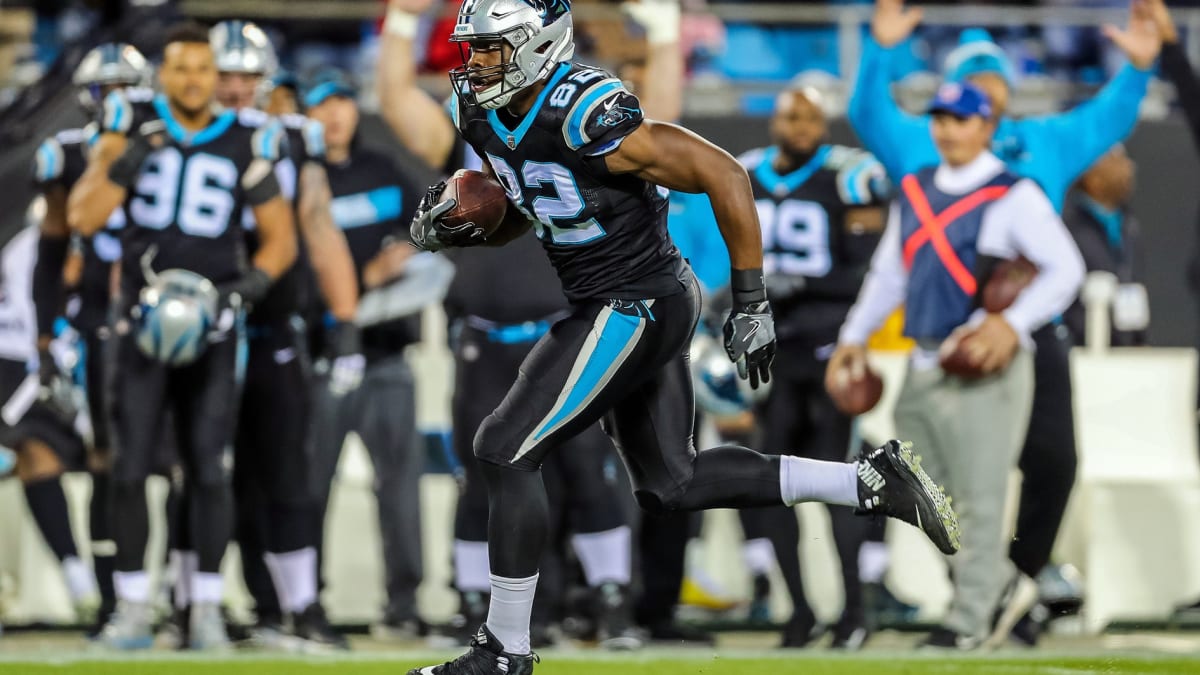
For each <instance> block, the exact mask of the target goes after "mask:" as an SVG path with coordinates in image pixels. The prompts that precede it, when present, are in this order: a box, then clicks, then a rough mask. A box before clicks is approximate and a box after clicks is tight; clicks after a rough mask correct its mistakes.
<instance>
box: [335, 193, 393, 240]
mask: <svg viewBox="0 0 1200 675" xmlns="http://www.w3.org/2000/svg"><path fill="white" fill-rule="evenodd" d="M403 205H404V192H403V191H402V190H401V189H400V188H399V187H398V186H395V185H390V186H387V187H381V188H377V189H374V190H370V191H368V192H357V193H355V194H350V195H343V196H341V197H337V198H335V199H333V200H332V201H331V202H330V204H329V210H330V212H331V213H332V215H333V222H335V223H337V225H338V227H340V228H342V229H343V230H349V229H353V228H356V227H366V226H368V225H375V224H377V223H382V222H384V221H388V220H394V219H396V218H399V217H400V213H401V211H402V208H403Z"/></svg>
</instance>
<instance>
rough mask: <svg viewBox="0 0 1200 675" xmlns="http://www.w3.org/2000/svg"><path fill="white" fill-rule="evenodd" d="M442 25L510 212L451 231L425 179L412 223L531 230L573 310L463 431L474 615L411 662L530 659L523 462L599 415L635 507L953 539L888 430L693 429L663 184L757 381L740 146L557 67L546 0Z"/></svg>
mask: <svg viewBox="0 0 1200 675" xmlns="http://www.w3.org/2000/svg"><path fill="white" fill-rule="evenodd" d="M451 39H452V40H454V41H455V42H458V43H460V46H461V48H462V49H463V50H464V64H463V66H462V67H461V68H457V69H455V70H454V71H453V72H452V73H451V80H452V82H453V84H454V89H455V93H456V94H457V97H456V99H455V100H453V101H452V102H451V104H450V105H451V117H452V118H453V119H454V121H455V123H456V126H457V127H458V129H459V132H460V133H461V134H462V136H463V137H464V138H465V140H466V141H467V143H469V144H470V145H471V146H472V148H473V149H474V150H475V151H476V152H477V153H478V154H479V156H480V157H481V158H483V159H484V161H485V162H486V166H487V167H488V170H489V171H491V173H493V174H494V175H495V176H497V177H498V179H499V180H500V182H501V184H502V185H503V186H504V188H505V190H506V191H507V193H508V196H509V200H510V203H509V209H508V214H507V216H506V217H505V219H504V222H503V223H502V224H501V225H500V226H499V228H498V229H496V230H495V231H494V232H492V233H491V234H485V231H484V230H483V228H480V227H476V226H471V225H470V224H468V225H464V226H460V227H450V226H447V225H446V224H444V223H442V222H441V218H442V217H443V216H444V215H445V214H446V213H447V212H449V211H451V210H452V209H453V208H454V207H455V206H456V204H455V203H454V202H453V201H444V202H440V203H439V201H438V199H439V195H440V193H441V190H440V187H439V186H434V187H432V188H431V189H430V190H429V193H428V195H427V199H426V200H425V203H424V204H423V205H422V208H421V209H420V211H419V213H418V215H417V217H416V218H415V219H414V221H413V228H412V229H413V239H414V241H415V242H417V243H418V245H421V246H423V247H424V248H426V249H429V250H437V249H441V248H445V247H449V246H475V245H493V246H499V245H503V244H504V243H506V242H508V241H511V240H513V239H515V238H516V237H518V236H520V235H521V234H523V233H525V232H527V231H528V230H529V229H530V227H532V228H533V229H534V230H535V232H536V234H537V236H538V237H539V238H540V239H541V241H542V245H543V247H544V248H545V250H546V252H547V254H548V255H549V257H550V260H551V262H552V263H553V265H554V267H555V268H556V271H557V272H558V275H559V277H560V280H561V281H562V283H563V289H564V292H565V294H566V295H567V299H568V300H569V301H571V303H572V310H571V313H570V314H569V315H568V316H567V317H566V318H564V319H562V320H560V321H558V322H557V323H555V324H554V326H553V327H552V328H551V329H550V332H549V333H547V334H546V335H545V336H543V337H542V338H541V339H540V341H539V344H538V345H537V346H536V347H534V349H533V351H532V352H531V353H530V355H529V358H527V359H526V360H525V362H524V364H522V367H521V375H520V377H519V379H518V380H517V382H516V383H515V384H514V385H513V387H512V389H511V390H510V391H509V393H508V396H507V397H506V398H505V399H504V401H503V402H502V403H501V404H500V407H499V408H498V409H497V410H496V412H495V413H493V414H492V415H491V416H490V417H488V418H487V419H486V420H485V421H484V422H483V424H482V425H481V426H480V428H479V431H478V434H477V435H476V437H475V454H476V456H477V457H479V459H480V460H481V465H482V473H483V475H484V479H485V481H486V482H487V485H488V501H489V521H488V546H489V557H490V566H491V583H492V595H491V603H490V607H489V611H488V617H487V620H486V622H485V624H484V625H483V626H481V627H480V629H479V631H478V633H477V634H476V637H475V639H474V640H473V641H472V645H471V647H470V650H469V651H468V652H467V653H466V654H465V655H463V656H461V657H459V658H458V659H456V660H455V661H453V662H449V663H446V664H443V665H438V666H428V667H425V668H421V669H416V670H413V671H412V674H413V675H492V674H496V675H500V674H502V673H503V674H505V675H526V674H527V673H530V672H532V671H533V666H534V663H535V661H536V657H535V656H534V655H533V654H532V652H531V650H530V646H529V618H530V609H531V607H532V604H533V596H534V591H535V588H536V586H537V580H538V561H539V560H540V558H541V552H542V549H543V547H544V546H545V545H546V532H547V521H548V513H547V510H548V509H547V505H546V494H545V490H544V488H543V486H542V480H541V476H540V474H539V472H538V469H539V467H540V465H541V463H542V461H543V459H544V458H545V456H546V454H547V453H548V452H550V451H551V450H553V449H554V448H555V446H557V445H558V444H559V442H560V441H561V439H563V438H568V437H570V436H573V435H575V434H576V433H578V432H579V431H580V430H581V429H584V428H586V427H587V426H588V425H590V424H592V423H594V422H595V421H596V420H598V419H600V418H601V417H603V418H604V420H605V428H606V430H607V432H608V433H609V434H610V435H611V436H612V437H613V440H614V441H615V443H616V445H617V447H618V449H619V450H620V452H621V454H622V457H623V459H624V461H625V464H626V467H627V468H628V470H629V473H630V477H631V481H632V483H633V486H634V491H635V495H636V497H637V500H638V503H639V504H640V505H641V507H642V508H644V509H646V510H648V511H651V512H663V511H670V510H676V509H688V510H698V509H708V508H745V507H755V506H772V505H778V504H795V503H798V502H801V501H823V502H827V503H834V504H842V505H845V506H856V507H859V508H860V509H862V510H863V511H864V512H867V513H883V514H887V515H891V516H894V517H897V518H901V519H903V520H906V521H907V522H910V523H913V524H915V525H918V526H919V527H921V528H922V529H923V530H924V531H925V533H926V534H927V535H929V537H930V538H931V539H932V540H933V541H934V543H935V544H937V545H938V547H939V548H940V549H941V550H942V551H944V552H946V553H952V552H954V551H955V550H956V547H957V538H958V529H957V520H956V518H955V516H954V513H953V511H952V509H951V508H950V506H949V503H948V502H947V499H946V497H945V496H944V495H943V494H942V492H941V491H940V490H939V489H938V488H937V486H936V485H934V483H933V481H932V480H930V478H929V476H927V475H926V474H925V473H924V472H923V471H922V470H921V469H920V467H919V465H918V463H917V461H916V459H915V457H914V456H913V454H912V450H911V446H909V445H906V444H901V443H900V442H898V441H891V442H889V443H887V444H886V445H884V446H883V447H881V448H879V449H877V450H875V451H873V452H871V453H869V454H867V455H865V456H863V457H860V458H859V460H858V461H855V462H848V463H841V462H824V461H818V460H811V459H805V458H799V457H791V456H782V457H780V456H768V455H763V454H760V453H757V452H755V451H753V450H749V449H747V448H743V447H738V446H730V445H727V446H721V447H717V448H712V449H710V450H706V451H703V452H697V451H696V449H695V448H694V446H693V445H692V422H693V418H694V414H693V408H694V401H693V397H692V392H691V381H690V378H689V373H688V365H687V356H686V354H687V350H688V346H689V343H690V340H691V335H692V330H693V327H694V326H695V324H696V320H697V318H698V316H699V311H700V298H699V291H698V290H697V284H696V281H695V278H694V276H693V275H692V273H691V270H690V269H689V267H688V265H687V264H686V263H685V262H684V261H683V259H682V258H681V256H680V255H679V252H678V251H677V250H676V248H675V247H674V245H673V244H672V243H671V240H670V238H669V237H668V236H667V233H666V199H665V197H664V196H663V193H662V192H661V189H660V186H661V187H662V188H667V189H670V190H682V191H686V192H704V193H706V194H708V196H709V199H710V201H711V202H712V206H713V211H714V213H715V215H716V217H717V222H718V225H719V227H720V230H721V233H722V235H723V237H724V239H725V242H726V244H727V246H728V248H729V253H730V260H731V266H732V284H731V286H732V292H733V309H732V311H731V313H730V315H729V318H728V320H727V321H726V324H725V329H724V332H725V346H726V350H727V352H728V354H729V356H730V358H731V359H732V360H733V361H735V362H737V364H738V368H739V371H740V372H741V374H742V375H743V376H744V377H746V378H748V379H749V381H750V383H751V385H753V386H755V387H757V386H758V385H759V384H760V383H761V382H765V381H767V380H768V379H769V378H770V366H771V360H772V358H773V355H774V350H775V331H774V325H773V321H772V318H771V309H770V305H769V304H768V302H767V292H766V288H765V284H764V281H763V273H762V267H763V251H762V240H761V231H760V229H759V223H758V219H757V217H756V212H755V205H754V196H753V193H752V192H751V189H750V182H749V180H748V178H747V175H746V171H745V169H744V168H743V167H742V166H741V165H740V164H739V163H738V162H737V160H735V159H734V158H733V157H731V156H730V155H729V154H728V153H726V152H724V151H723V150H721V149H720V148H718V147H716V146H714V145H712V144H711V143H709V142H707V141H705V140H704V139H702V138H700V137H699V136H696V135H695V134H692V133H690V132H688V131H686V130H684V129H682V128H680V127H678V126H675V125H671V124H665V123H660V122H653V121H649V120H645V119H643V115H642V109H641V104H640V102H639V101H638V99H637V98H636V97H634V96H633V95H632V94H630V93H629V92H628V91H626V90H625V88H624V87H623V86H622V85H621V83H620V81H618V80H617V79H616V78H614V77H612V76H611V75H610V74H608V73H606V72H604V71H602V70H598V69H596V68H591V67H588V66H584V65H580V64H576V63H573V62H572V61H571V57H572V55H573V53H574V43H573V39H572V19H571V13H570V7H569V5H568V4H567V3H565V2H563V1H562V0H552V1H551V2H526V1H524V0H465V2H464V3H463V4H462V6H461V8H460V10H459V15H458V21H457V23H456V26H455V31H454V34H453V36H452V38H451Z"/></svg>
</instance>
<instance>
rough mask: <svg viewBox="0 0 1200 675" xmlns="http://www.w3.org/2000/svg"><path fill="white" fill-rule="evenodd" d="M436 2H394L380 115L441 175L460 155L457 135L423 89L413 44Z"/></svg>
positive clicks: (384, 45)
mask: <svg viewBox="0 0 1200 675" xmlns="http://www.w3.org/2000/svg"><path fill="white" fill-rule="evenodd" d="M429 5H430V0H391V2H389V3H388V13H387V17H386V18H385V19H384V25H383V31H382V32H381V33H380V35H379V38H380V39H379V43H380V44H379V63H378V72H377V74H376V78H375V82H376V88H377V91H378V94H379V111H380V113H381V114H382V115H383V119H384V121H386V122H387V123H388V126H389V127H391V129H392V131H393V132H394V133H395V134H396V137H397V138H399V139H400V142H401V143H403V144H404V147H406V148H408V150H409V151H410V152H412V153H413V154H415V155H416V156H418V157H420V158H421V159H422V160H423V161H424V162H425V163H426V164H428V165H429V166H431V167H433V168H435V169H441V168H442V167H444V166H445V165H446V160H447V159H448V158H449V157H450V153H451V151H452V150H453V149H454V141H455V137H456V135H457V133H458V132H457V131H456V130H455V129H454V124H453V123H452V122H451V121H450V118H449V117H448V116H447V115H446V111H445V110H444V109H443V108H442V106H441V105H439V104H438V102H437V101H435V100H434V99H433V97H431V96H430V95H429V94H427V93H426V92H425V91H424V90H423V89H421V88H420V87H419V86H417V63H416V59H415V58H414V57H413V55H414V53H415V52H414V51H413V39H414V38H415V37H416V33H417V20H418V15H420V14H421V13H422V12H424V11H425V10H427V9H429Z"/></svg>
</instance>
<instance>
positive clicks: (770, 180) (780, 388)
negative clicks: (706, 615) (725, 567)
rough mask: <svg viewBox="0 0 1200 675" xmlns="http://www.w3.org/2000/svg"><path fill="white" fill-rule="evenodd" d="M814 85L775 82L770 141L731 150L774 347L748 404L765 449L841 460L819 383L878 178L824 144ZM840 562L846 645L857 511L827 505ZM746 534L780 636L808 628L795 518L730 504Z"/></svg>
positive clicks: (805, 635)
mask: <svg viewBox="0 0 1200 675" xmlns="http://www.w3.org/2000/svg"><path fill="white" fill-rule="evenodd" d="M820 103H821V101H820V94H819V93H817V92H816V91H815V90H813V89H804V90H798V89H790V90H787V91H784V92H783V93H782V94H780V95H779V97H778V98H777V99H776V102H775V114H774V116H773V117H772V119H771V138H772V141H773V142H774V145H771V146H770V147H767V148H762V149H758V150H752V151H750V152H748V153H746V154H745V155H743V156H742V157H741V161H742V164H743V165H744V166H745V167H746V170H747V171H748V172H749V174H750V183H751V185H752V186H753V189H754V197H755V205H756V206H757V207H758V219H759V222H760V223H761V224H762V228H763V230H762V232H763V258H764V260H763V262H764V267H763V271H764V272H765V273H766V278H767V298H768V299H769V300H770V301H771V307H772V309H774V311H775V315H776V321H775V330H776V333H777V335H778V336H779V349H778V352H777V354H776V360H775V364H774V375H775V377H774V378H773V380H772V386H771V391H770V393H769V394H768V396H767V400H766V401H765V402H764V403H763V404H762V406H761V407H760V409H759V414H760V419H761V420H762V425H763V434H764V435H763V441H762V442H763V446H764V447H766V448H768V449H769V450H768V452H776V451H779V452H783V453H794V454H796V455H798V456H801V457H810V458H813V459H824V460H832V461H843V460H845V459H846V458H847V457H850V456H852V455H854V454H855V453H856V452H857V450H858V448H857V447H854V449H853V450H852V449H851V444H852V443H853V440H852V439H853V437H854V435H853V434H852V433H851V425H852V423H853V420H852V419H851V418H850V417H848V416H846V415H844V414H842V413H841V412H840V411H838V409H837V408H836V407H835V406H834V405H833V401H832V400H831V399H830V398H829V394H827V393H826V392H825V362H826V360H827V359H828V358H829V355H830V354H831V353H832V351H833V345H834V344H835V343H836V342H837V331H838V328H839V327H840V326H841V325H842V321H843V320H844V319H845V318H846V312H847V311H849V309H850V306H851V305H852V304H853V303H854V299H855V297H857V295H858V289H859V287H860V286H862V280H863V277H864V276H865V275H866V271H867V265H868V263H869V261H870V258H871V252H872V251H874V250H875V244H876V243H877V242H878V240H879V238H878V233H879V232H880V231H881V230H882V228H883V209H882V206H881V205H882V203H883V201H884V200H886V199H887V197H888V192H889V190H890V185H889V183H888V181H887V177H886V176H885V175H884V171H883V167H882V166H881V165H880V164H879V162H877V161H875V158H873V157H871V155H869V154H868V153H866V152H863V151H861V150H856V149H853V148H848V147H845V146H840V145H828V144H825V143H824V141H825V139H826V136H827V127H826V123H825V114H824V112H823V111H822V110H821V107H820ZM829 518H830V522H831V524H832V526H833V539H834V542H835V544H836V546H837V553H838V558H839V560H840V561H841V568H842V589H843V591H844V598H845V603H844V608H843V611H842V616H841V619H839V621H838V622H837V624H836V625H835V626H834V628H833V643H832V646H833V647H835V648H844V649H857V648H859V647H861V646H862V643H863V641H864V640H865V639H866V637H867V633H866V620H865V617H864V614H863V597H862V584H861V582H860V581H859V576H858V550H859V548H860V547H861V545H862V542H863V541H864V539H865V538H866V534H867V528H868V526H869V521H868V520H866V519H863V518H857V517H855V516H854V513H853V511H852V510H851V509H849V508H846V507H843V506H835V505H832V504H831V505H829ZM742 527H743V529H744V530H745V532H746V540H747V544H750V543H751V542H752V541H753V540H755V539H756V538H762V537H766V538H768V539H770V541H771V543H772V544H773V547H774V550H775V558H776V560H777V561H778V562H779V568H780V571H781V572H782V574H783V578H784V580H785V581H786V583H787V587H788V592H789V594H790V595H791V596H792V607H793V610H792V618H791V620H790V621H789V622H788V624H787V626H786V627H785V628H784V631H783V642H782V646H784V647H803V646H805V645H807V644H808V643H809V641H810V640H811V639H812V638H813V637H815V636H814V635H813V631H814V628H815V626H816V617H815V616H814V615H813V613H812V609H811V608H810V607H809V605H808V601H807V600H806V598H805V596H804V586H803V581H802V579H801V576H800V555H799V549H800V526H799V522H798V521H797V519H796V513H795V509H792V508H787V507H785V508H779V507H772V508H769V509H750V510H744V511H742Z"/></svg>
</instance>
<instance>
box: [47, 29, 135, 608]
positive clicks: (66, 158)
mask: <svg viewBox="0 0 1200 675" xmlns="http://www.w3.org/2000/svg"><path fill="white" fill-rule="evenodd" d="M149 80H150V71H149V66H148V65H147V63H146V59H145V58H144V57H143V56H142V54H141V53H140V52H138V51H137V50H136V49H134V48H133V47H132V46H130V45H126V44H117V43H114V44H106V45H100V46H99V47H96V48H95V49H93V50H91V51H90V52H88V53H87V55H86V56H84V57H83V60H82V61H80V63H79V67H78V68H76V69H75V75H74V77H73V78H72V81H73V84H74V85H75V86H76V87H78V88H79V101H80V105H81V106H82V108H83V110H84V112H85V113H86V114H88V115H91V116H95V114H96V112H97V111H98V110H99V109H100V104H101V101H103V99H104V97H105V96H107V95H108V94H109V93H110V92H112V91H114V90H117V89H122V88H125V87H132V86H136V85H141V84H145V83H147V82H149ZM99 135H100V132H99V129H98V128H97V126H96V125H95V124H94V123H93V124H89V125H87V126H86V127H84V128H82V129H67V130H64V131H60V132H59V133H57V134H55V135H54V136H52V137H50V138H48V139H46V140H45V141H43V142H42V144H41V145H40V146H39V147H38V149H37V152H36V154H35V155H34V159H35V165H34V181H35V183H36V184H37V186H38V188H39V189H40V190H41V193H42V195H43V197H45V199H46V215H45V217H44V218H42V222H41V237H40V239H39V240H38V256H37V267H36V268H35V270H34V277H33V298H34V303H35V305H36V308H37V334H38V337H37V340H38V353H39V361H40V362H41V363H42V364H43V365H44V366H46V367H45V368H42V370H41V374H42V380H43V382H42V384H43V386H46V385H48V384H50V382H49V380H52V379H53V378H55V377H57V375H58V373H57V369H55V368H53V367H52V366H53V358H52V357H51V356H50V353H49V351H48V350H49V347H50V341H51V340H52V339H53V337H54V323H55V320H56V319H58V317H61V316H63V315H64V314H65V310H66V307H65V303H66V299H65V293H64V289H63V270H64V265H65V264H66V261H67V253H68V249H69V247H70V240H71V228H70V227H68V226H67V195H68V194H69V193H70V191H71V188H72V187H74V185H75V182H76V181H77V180H79V177H80V176H82V175H83V172H84V169H85V168H87V157H88V152H89V150H90V149H91V147H92V145H93V144H94V143H95V142H96V139H97V138H98V137H99ZM124 225H125V213H124V212H123V211H121V210H116V211H113V214H112V216H111V217H110V218H109V220H108V222H107V223H106V226H105V228H104V229H103V230H101V231H100V232H97V233H96V234H94V235H93V236H91V237H88V238H86V239H84V240H83V241H82V242H81V243H82V246H83V272H82V276H81V278H80V280H79V299H80V306H79V312H78V314H77V315H76V316H75V317H74V318H73V319H72V323H73V325H74V327H75V329H76V330H77V331H79V333H80V334H81V336H82V338H83V341H84V367H85V373H86V376H85V380H86V390H87V401H88V410H89V412H90V417H91V422H92V443H91V448H90V452H89V454H88V473H89V474H90V475H91V478H92V494H91V501H90V503H89V511H88V514H89V517H88V525H89V527H88V529H89V532H90V533H91V538H92V546H91V550H92V565H93V567H94V568H95V574H96V581H97V583H98V584H99V588H100V608H99V611H98V612H97V616H96V620H97V624H96V627H95V629H94V630H96V631H98V630H99V628H100V626H103V625H104V623H105V622H106V621H107V620H108V616H109V615H110V614H111V613H112V611H113V609H114V608H115V607H116V596H115V594H114V592H113V581H112V573H113V554H114V553H115V551H116V545H115V544H114V543H113V541H112V535H111V533H110V532H111V527H112V523H111V519H110V517H109V513H108V512H109V471H110V469H111V465H112V456H111V445H110V442H109V434H108V412H107V397H106V396H105V394H106V391H105V385H104V383H105V379H106V368H105V351H106V345H107V343H108V337H109V330H108V325H107V324H108V309H109V296H110V293H111V286H112V268H113V264H114V263H115V262H116V261H118V260H120V258H121V241H120V236H121V232H120V230H121V228H122V227H123V226H124ZM35 515H36V514H35Z"/></svg>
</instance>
